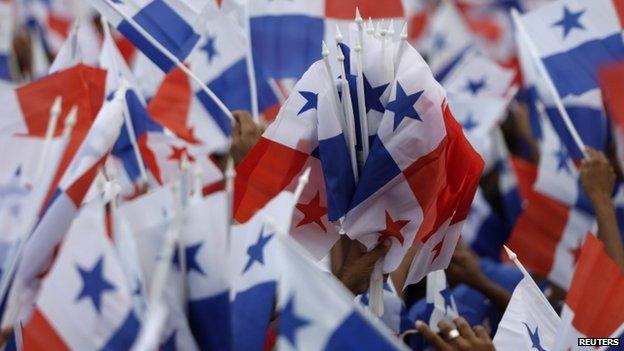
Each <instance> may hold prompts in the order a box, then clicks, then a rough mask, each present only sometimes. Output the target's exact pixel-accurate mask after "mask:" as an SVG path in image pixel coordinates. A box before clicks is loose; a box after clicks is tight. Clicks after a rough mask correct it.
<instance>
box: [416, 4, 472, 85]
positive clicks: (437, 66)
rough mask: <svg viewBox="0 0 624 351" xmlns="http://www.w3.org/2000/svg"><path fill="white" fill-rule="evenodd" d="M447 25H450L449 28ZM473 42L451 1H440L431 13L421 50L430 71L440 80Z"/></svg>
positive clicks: (469, 48)
mask: <svg viewBox="0 0 624 351" xmlns="http://www.w3.org/2000/svg"><path fill="white" fill-rule="evenodd" d="M449 26H452V28H451V29H449ZM473 45H474V42H473V38H472V36H471V34H470V29H469V28H468V26H467V25H466V23H465V21H464V19H463V18H462V16H461V14H460V12H459V11H458V10H457V7H456V6H455V5H454V4H453V3H451V2H445V3H442V4H441V5H440V6H438V8H437V9H436V11H435V13H434V14H433V16H432V18H431V20H430V22H429V28H428V34H427V35H426V38H425V40H424V43H423V52H424V53H425V54H426V55H427V57H428V62H429V65H430V66H431V71H432V72H433V74H434V75H435V77H436V78H437V79H438V80H440V81H442V80H444V78H445V77H446V75H447V74H448V73H449V72H450V70H451V69H452V68H453V67H455V65H456V64H457V63H458V62H459V61H460V60H461V58H462V57H463V56H464V55H465V54H466V53H467V52H468V51H470V50H471V48H472V47H473Z"/></svg>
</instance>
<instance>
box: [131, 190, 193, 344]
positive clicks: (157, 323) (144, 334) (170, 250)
mask: <svg viewBox="0 0 624 351" xmlns="http://www.w3.org/2000/svg"><path fill="white" fill-rule="evenodd" d="M180 183H181V179H180V180H178V181H177V182H175V183H173V184H172V185H171V186H172V190H173V198H174V201H175V202H176V203H175V206H174V208H175V218H174V220H173V223H172V224H171V225H170V227H169V228H168V230H167V233H166V234H165V238H164V239H165V240H164V242H163V244H162V248H161V250H160V255H159V259H158V261H157V262H156V267H155V268H154V278H153V279H152V284H151V286H150V289H149V292H150V295H149V298H148V301H149V303H148V306H149V309H148V312H147V317H146V319H145V321H144V323H143V327H142V328H141V332H140V333H139V337H138V339H137V342H136V344H135V345H134V346H133V348H132V349H133V350H141V351H144V350H145V351H148V350H149V351H152V350H156V349H157V348H158V344H159V340H160V336H161V331H162V330H163V327H164V323H165V320H166V315H167V309H166V307H165V301H164V290H165V285H166V284H167V279H168V277H169V272H170V270H171V265H172V264H173V255H174V250H176V244H178V247H180V246H182V245H181V244H180V238H181V236H182V226H183V223H184V218H183V216H184V205H183V204H182V201H183V200H182V199H183V197H184V194H183V193H182V192H181V189H180V188H181V184H180ZM179 261H180V263H182V262H183V261H184V260H183V259H180V260H179ZM181 271H182V272H184V270H183V269H181Z"/></svg>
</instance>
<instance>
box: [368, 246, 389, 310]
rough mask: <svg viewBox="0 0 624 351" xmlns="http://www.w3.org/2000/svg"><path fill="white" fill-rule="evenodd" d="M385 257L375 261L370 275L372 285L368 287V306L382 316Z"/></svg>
mask: <svg viewBox="0 0 624 351" xmlns="http://www.w3.org/2000/svg"><path fill="white" fill-rule="evenodd" d="M384 261H385V259H384V258H383V257H382V258H380V259H379V261H377V263H375V267H374V268H373V273H372V274H371V277H370V285H369V287H368V308H369V309H370V311H371V312H372V313H373V314H374V315H376V316H378V317H381V316H382V315H383V314H384V304H383V266H384Z"/></svg>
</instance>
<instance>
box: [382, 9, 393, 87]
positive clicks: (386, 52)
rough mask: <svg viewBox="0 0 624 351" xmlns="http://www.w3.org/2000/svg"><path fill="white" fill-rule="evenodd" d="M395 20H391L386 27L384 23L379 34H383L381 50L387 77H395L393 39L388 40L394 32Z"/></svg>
mask: <svg viewBox="0 0 624 351" xmlns="http://www.w3.org/2000/svg"><path fill="white" fill-rule="evenodd" d="M393 26H394V22H393V21H392V20H390V23H388V27H387V28H384V27H383V24H382V25H381V29H380V30H379V35H380V36H381V52H382V60H383V69H384V72H385V75H384V76H385V77H393V78H394V58H393V55H392V41H389V40H388V35H389V34H391V33H394V29H392V27H393Z"/></svg>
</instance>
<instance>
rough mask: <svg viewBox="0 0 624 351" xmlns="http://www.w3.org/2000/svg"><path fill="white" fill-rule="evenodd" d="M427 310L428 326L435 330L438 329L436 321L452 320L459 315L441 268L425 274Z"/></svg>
mask: <svg viewBox="0 0 624 351" xmlns="http://www.w3.org/2000/svg"><path fill="white" fill-rule="evenodd" d="M427 312H428V313H430V314H429V323H428V324H429V327H430V328H431V329H432V330H433V331H435V332H438V331H439V328H438V323H440V322H441V321H447V322H452V321H453V320H454V319H455V318H457V317H458V316H459V314H458V313H457V304H455V298H454V297H453V293H452V292H451V289H450V288H449V286H448V283H447V282H446V274H444V271H443V270H437V271H433V272H429V273H428V274H427Z"/></svg>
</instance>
